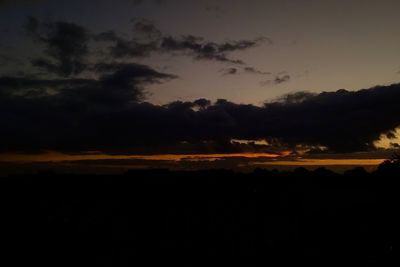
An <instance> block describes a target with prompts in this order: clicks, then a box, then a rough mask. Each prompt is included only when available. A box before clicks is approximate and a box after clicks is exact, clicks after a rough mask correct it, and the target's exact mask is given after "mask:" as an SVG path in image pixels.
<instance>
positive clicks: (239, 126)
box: [0, 18, 400, 154]
mask: <svg viewBox="0 0 400 267" xmlns="http://www.w3.org/2000/svg"><path fill="white" fill-rule="evenodd" d="M27 31H28V32H29V33H30V34H31V36H32V37H33V38H34V39H35V40H36V41H37V42H38V43H39V44H41V45H43V46H44V50H43V52H44V55H39V56H38V57H35V59H34V60H33V61H32V64H33V66H34V67H37V68H39V69H41V70H44V73H41V74H39V75H33V74H21V75H15V76H0V125H1V131H0V138H1V140H2V142H0V151H3V152H5V151H29V152H40V151H44V150H55V151H61V152H67V153H86V152H87V151H103V152H104V153H110V154H129V153H134V154H152V153H200V152H202V153H217V152H218V153H228V152H230V153H232V152H240V151H243V150H244V151H262V152H268V151H271V150H276V148H279V147H280V148H285V149H295V148H296V147H297V146H299V145H300V146H303V147H320V146H323V147H327V148H328V149H329V150H330V151H336V152H342V151H345V152H353V151H366V150H370V149H374V141H375V140H377V139H379V137H380V136H381V134H385V133H388V134H389V136H390V133H391V131H393V130H394V129H395V128H396V127H398V126H399V125H400V119H399V118H400V108H399V107H400V105H399V103H398V99H400V84H394V85H391V86H378V87H374V88H370V89H364V90H360V91H356V92H348V91H346V90H343V89H342V90H338V91H336V92H330V93H326V92H325V93H321V94H310V93H307V92H298V93H295V94H289V95H285V96H283V97H281V98H279V99H277V100H275V101H272V102H269V103H266V104H265V105H263V106H255V105H245V104H237V103H232V102H229V101H228V100H225V99H220V100H217V101H216V102H214V103H212V102H211V101H209V100H207V99H199V100H196V101H193V102H190V101H187V102H181V101H176V102H172V103H169V104H168V105H155V104H151V103H147V102H145V98H146V86H148V85H149V84H155V83H161V82H165V81H168V80H171V79H175V78H177V76H176V75H173V74H169V73H163V72H160V71H157V70H155V69H154V68H152V67H150V66H146V65H143V64H138V63H134V62H132V58H129V57H130V56H132V55H136V54H137V55H138V56H139V55H140V56H146V55H147V54H146V53H152V52H154V51H157V52H163V53H172V52H182V53H187V54H189V55H190V56H192V57H194V58H196V59H202V60H213V61H219V62H221V61H222V62H227V63H231V64H232V63H235V62H234V60H232V59H231V58H230V57H228V56H229V55H230V54H229V53H231V52H234V51H242V50H246V49H249V48H251V47H254V46H255V45H257V44H258V43H259V42H260V40H259V39H255V40H253V41H248V40H242V41H232V42H223V43H215V42H210V41H205V40H204V39H202V38H199V37H194V36H181V37H171V36H169V37H165V36H164V35H163V34H161V33H160V32H159V31H158V30H157V28H155V27H153V25H152V24H151V23H150V24H149V23H148V22H147V21H144V20H141V21H140V23H139V24H138V21H136V22H135V24H134V32H136V35H135V36H134V37H133V38H132V39H130V40H129V41H128V42H129V43H128V44H129V45H128V48H127V50H129V51H131V50H130V49H131V48H138V46H137V45H149V46H150V48H147V47H148V46H146V49H144V50H143V49H139V50H138V51H142V52H141V53H140V52H137V53H132V52H129V53H131V54H129V53H128V55H126V53H122V52H121V56H127V57H128V59H129V60H126V58H123V60H122V59H120V58H118V57H112V58H111V59H110V58H107V57H106V58H102V57H94V56H93V54H92V53H93V51H91V50H90V49H89V47H91V46H90V45H89V44H91V43H90V42H95V44H98V45H99V46H100V47H101V43H102V42H105V43H108V45H109V46H108V48H109V49H111V50H110V51H113V50H112V49H114V48H115V47H118V42H122V41H126V40H125V39H120V38H121V37H120V36H118V35H117V34H116V33H115V32H112V31H110V32H103V33H102V34H92V33H88V31H87V30H86V29H84V28H82V27H81V26H79V25H75V24H72V23H68V22H43V21H39V20H37V19H34V18H31V19H30V20H29V23H28V24H27ZM166 38H167V39H166ZM121 40H122V41H121ZM165 40H168V42H167V43H166V42H165ZM131 46H132V47H131ZM143 51H145V52H146V53H143ZM89 57H90V58H91V60H90V61H89V60H88V58H89ZM236 63H237V64H239V63H241V62H236ZM242 64H243V63H242ZM238 70H242V71H244V72H250V73H257V74H259V73H258V72H259V71H258V70H256V69H255V68H251V67H248V66H246V65H243V66H241V65H240V64H239V66H235V67H234V68H230V69H228V72H230V73H231V74H233V73H236V72H237V71H238ZM260 74H261V73H260ZM262 74H263V73H262ZM265 74H266V73H265ZM289 80H290V76H289V75H288V74H286V73H278V74H277V76H276V77H275V79H274V80H271V83H274V84H280V83H283V82H287V81H289ZM233 139H237V140H266V142H265V143H266V144H262V145H260V144H254V145H253V144H250V143H249V144H246V147H244V145H243V144H239V145H238V144H236V143H235V142H231V140H233Z"/></svg>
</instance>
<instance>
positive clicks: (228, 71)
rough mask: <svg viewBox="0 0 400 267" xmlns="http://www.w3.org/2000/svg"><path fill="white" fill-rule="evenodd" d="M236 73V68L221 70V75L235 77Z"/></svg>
mask: <svg viewBox="0 0 400 267" xmlns="http://www.w3.org/2000/svg"><path fill="white" fill-rule="evenodd" d="M237 73H238V69H237V68H228V69H224V70H223V75H235V74H237Z"/></svg>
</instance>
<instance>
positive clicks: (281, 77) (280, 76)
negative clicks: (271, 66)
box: [260, 73, 291, 86]
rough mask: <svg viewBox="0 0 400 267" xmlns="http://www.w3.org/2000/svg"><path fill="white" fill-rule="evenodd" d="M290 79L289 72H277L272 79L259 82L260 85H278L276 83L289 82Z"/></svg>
mask: <svg viewBox="0 0 400 267" xmlns="http://www.w3.org/2000/svg"><path fill="white" fill-rule="evenodd" d="M266 74H267V73H266ZM290 79H291V76H290V75H289V74H277V75H276V76H275V78H274V79H273V80H266V81H263V82H261V83H260V84H261V85H262V86H265V85H271V84H274V85H278V84H282V83H286V82H289V81H290Z"/></svg>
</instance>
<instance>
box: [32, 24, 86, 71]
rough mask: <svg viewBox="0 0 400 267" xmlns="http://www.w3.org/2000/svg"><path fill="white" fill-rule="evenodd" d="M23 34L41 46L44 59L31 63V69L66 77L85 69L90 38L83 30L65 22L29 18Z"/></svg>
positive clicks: (36, 59)
mask: <svg viewBox="0 0 400 267" xmlns="http://www.w3.org/2000/svg"><path fill="white" fill-rule="evenodd" d="M26 30H27V32H28V33H29V34H30V35H31V36H32V37H33V39H34V40H35V41H37V42H38V43H40V44H42V45H43V46H44V53H45V55H46V57H40V58H35V59H33V60H32V65H33V66H35V67H38V68H42V69H43V70H45V71H47V72H49V73H55V74H57V75H60V76H65V77H67V76H70V75H76V74H79V73H81V72H82V71H83V70H84V69H85V68H86V64H85V57H86V56H87V55H88V53H89V49H88V41H89V34H88V32H87V31H86V29H84V28H83V27H81V26H79V25H76V24H73V23H68V22H42V21H39V20H38V19H36V18H34V17H30V18H29V20H28V23H27V25H26Z"/></svg>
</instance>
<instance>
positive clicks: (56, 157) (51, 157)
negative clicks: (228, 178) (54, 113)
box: [0, 151, 286, 162]
mask: <svg viewBox="0 0 400 267" xmlns="http://www.w3.org/2000/svg"><path fill="white" fill-rule="evenodd" d="M285 155H286V153H232V154H159V155H107V154H96V153H90V154H79V155H68V154H63V153H59V152H53V151H51V152H47V153H43V154H18V153H8V154H0V161H3V162H60V161H78V160H104V159H138V160H161V161H181V160H218V159H221V158H234V157H244V158H262V157H263V158H278V157H282V156H285Z"/></svg>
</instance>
